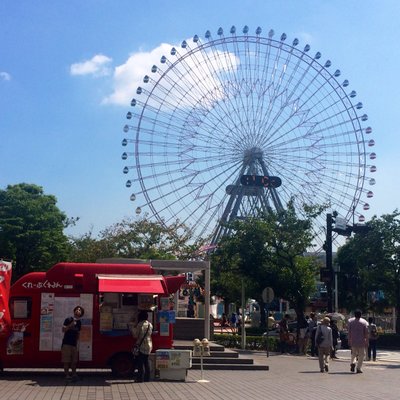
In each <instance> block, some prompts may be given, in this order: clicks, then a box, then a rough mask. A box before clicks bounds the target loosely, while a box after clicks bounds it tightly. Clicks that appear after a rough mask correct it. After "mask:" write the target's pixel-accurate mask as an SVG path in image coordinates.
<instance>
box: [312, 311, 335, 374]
mask: <svg viewBox="0 0 400 400" xmlns="http://www.w3.org/2000/svg"><path fill="white" fill-rule="evenodd" d="M330 323H331V320H330V318H329V317H325V318H324V319H323V320H322V321H321V323H320V324H319V325H318V327H317V330H316V333H315V345H316V346H317V347H318V362H319V370H320V371H321V372H325V371H326V372H328V371H329V356H330V354H331V350H332V347H333V338H332V329H331V327H330V326H329V324H330Z"/></svg>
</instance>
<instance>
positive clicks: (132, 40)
mask: <svg viewBox="0 0 400 400" xmlns="http://www.w3.org/2000/svg"><path fill="white" fill-rule="evenodd" d="M399 19H400V2H399V1H398V0H379V1H373V0H354V1H351V0H336V1H324V0H302V1H295V0H292V1H290V0H287V1H277V0H275V1H274V0H258V1H251V0H249V1H246V0H241V1H236V0H233V1H217V0H212V1H209V0H206V1H189V0H186V1H180V0H178V1H173V0H171V1H160V0H153V1H150V2H143V1H135V0H131V1H127V0H96V1H95V0H91V1H90V0H80V1H76V0H71V1H61V0H58V1H57V0H56V1H44V0H37V1H30V0H21V1H14V0H3V1H2V2H1V3H0V38H1V40H0V150H1V154H2V163H1V167H0V187H1V188H2V189H4V188H5V187H6V186H7V185H8V184H17V183H21V182H28V183H34V184H38V185H40V186H42V187H43V188H44V190H45V192H46V193H48V194H53V195H55V196H56V197H57V199H58V206H59V208H60V209H61V210H63V211H64V212H65V213H66V214H67V215H68V216H69V217H80V220H79V222H78V224H77V226H76V227H74V228H72V229H70V230H69V231H68V233H71V234H74V235H79V234H82V233H84V232H87V231H89V230H90V229H93V231H94V232H95V233H96V232H99V231H100V230H102V229H104V228H105V227H107V226H109V225H111V224H112V223H114V222H118V221H120V220H121V219H122V218H123V217H125V216H134V215H135V205H134V204H132V202H131V201H130V200H129V196H130V192H129V191H128V190H127V189H126V187H125V181H126V178H125V176H124V175H123V173H122V169H123V167H124V165H125V164H124V162H123V161H122V160H121V153H122V152H123V149H122V146H121V140H122V138H123V132H122V128H123V126H124V124H125V123H126V119H125V115H126V112H127V111H129V103H130V99H131V98H132V97H133V95H134V90H135V89H134V88H135V87H136V86H137V85H136V83H135V82H134V81H135V79H137V80H138V81H139V79H140V78H141V77H143V76H144V75H145V74H146V73H147V72H148V71H149V70H150V68H151V66H152V65H153V63H154V61H153V59H154V53H156V54H158V50H157V49H158V48H159V47H160V45H162V44H164V45H165V46H166V47H165V48H170V47H172V45H176V44H178V43H180V42H181V41H182V40H183V39H187V38H190V37H193V35H194V34H198V35H199V36H200V37H204V33H205V32H206V30H210V31H211V32H214V33H216V31H217V30H218V28H219V27H223V28H224V29H225V30H227V31H228V30H229V28H230V27H231V26H232V25H235V26H237V27H238V29H241V28H242V27H243V26H244V25H248V26H249V28H250V30H255V29H256V28H257V27H258V26H260V27H262V28H263V32H268V31H269V30H270V29H271V28H272V29H274V30H275V31H276V32H277V33H279V34H280V33H282V32H285V33H286V34H287V35H288V38H290V39H293V38H295V37H298V38H299V40H300V42H301V43H302V44H303V45H305V44H306V43H309V44H310V45H311V48H312V49H313V51H320V52H321V53H322V55H323V57H326V58H329V59H330V60H332V63H333V65H334V66H335V67H336V68H340V69H341V71H342V76H343V77H346V78H347V79H348V80H349V81H350V84H351V88H352V89H354V90H356V91H357V98H358V99H359V100H360V101H362V102H363V104H364V109H365V112H366V113H367V114H368V116H369V124H370V125H371V126H372V128H373V132H374V135H373V137H374V140H375V141H376V148H375V151H376V153H377V159H376V166H377V172H376V173H375V176H374V177H375V178H376V181H377V184H376V185H375V187H374V188H373V190H374V194H375V196H374V198H373V199H372V201H371V202H370V203H371V210H370V211H368V212H366V213H365V216H366V217H367V220H368V218H370V217H371V216H372V215H374V214H377V215H382V214H383V213H390V212H392V211H393V210H394V209H396V208H397V207H398V206H399V200H398V199H399V194H400V189H399V185H398V184H397V180H398V170H399V166H400V162H399V149H400V136H399V134H398V130H399V128H398V125H399V124H398V121H397V119H398V113H399V110H398V109H399V93H400V77H399V65H400V52H399V50H398V43H399V40H400V25H399V23H398V21H399ZM152 52H153V53H152ZM157 57H158V55H157ZM127 72H129V74H127ZM127 75H129V77H130V81H127V80H126V77H127ZM135 85H136V86H135Z"/></svg>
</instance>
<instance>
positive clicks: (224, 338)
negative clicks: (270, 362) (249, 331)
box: [213, 333, 278, 351]
mask: <svg viewBox="0 0 400 400" xmlns="http://www.w3.org/2000/svg"><path fill="white" fill-rule="evenodd" d="M213 342H215V343H217V344H220V345H222V346H224V347H227V348H231V349H240V348H242V336H241V335H237V334H223V333H221V334H217V333H216V334H214V338H213ZM268 344H269V349H268V350H269V351H277V349H278V338H277V337H275V336H274V337H271V336H270V337H269V338H268ZM246 349H247V350H265V351H266V350H267V337H266V336H250V335H246Z"/></svg>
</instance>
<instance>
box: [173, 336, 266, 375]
mask: <svg viewBox="0 0 400 400" xmlns="http://www.w3.org/2000/svg"><path fill="white" fill-rule="evenodd" d="M174 349H180V350H192V349H193V343H192V342H190V341H185V340H174ZM210 352H211V356H207V357H203V369H204V370H206V369H207V370H228V371H229V370H242V371H244V370H250V371H251V370H253V371H257V370H258V371H268V370H269V367H268V366H265V365H256V364H254V360H253V359H252V358H251V357H240V355H239V353H238V352H237V351H235V350H231V349H225V347H224V346H221V345H219V344H216V343H213V342H210ZM192 369H196V370H197V369H201V359H200V357H193V358H192Z"/></svg>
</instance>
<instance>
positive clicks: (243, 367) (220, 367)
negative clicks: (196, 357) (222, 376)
mask: <svg viewBox="0 0 400 400" xmlns="http://www.w3.org/2000/svg"><path fill="white" fill-rule="evenodd" d="M191 369H195V370H199V369H201V365H200V364H192V368H191ZM203 370H226V371H229V370H231V371H232V370H239V371H268V370H269V366H268V365H254V364H203Z"/></svg>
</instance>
